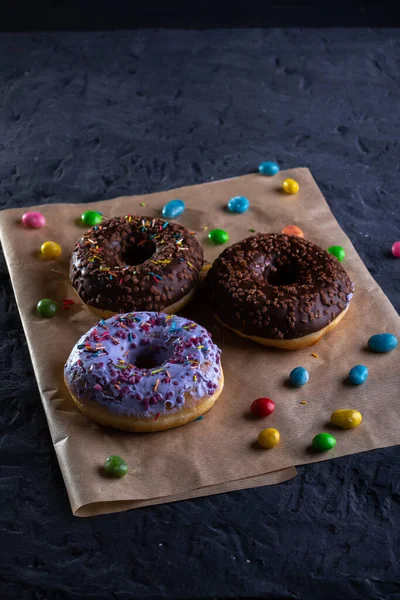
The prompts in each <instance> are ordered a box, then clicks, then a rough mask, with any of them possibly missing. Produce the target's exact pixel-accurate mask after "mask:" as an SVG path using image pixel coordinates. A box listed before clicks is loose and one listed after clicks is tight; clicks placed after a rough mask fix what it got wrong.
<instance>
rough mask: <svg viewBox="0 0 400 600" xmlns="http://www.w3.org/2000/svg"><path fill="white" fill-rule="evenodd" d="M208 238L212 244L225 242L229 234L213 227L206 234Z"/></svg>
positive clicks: (227, 240)
mask: <svg viewBox="0 0 400 600" xmlns="http://www.w3.org/2000/svg"><path fill="white" fill-rule="evenodd" d="M208 238H209V239H210V240H211V241H212V242H213V243H214V244H226V242H229V235H228V234H227V233H226V231H224V230H223V229H213V230H212V231H210V233H209V234H208Z"/></svg>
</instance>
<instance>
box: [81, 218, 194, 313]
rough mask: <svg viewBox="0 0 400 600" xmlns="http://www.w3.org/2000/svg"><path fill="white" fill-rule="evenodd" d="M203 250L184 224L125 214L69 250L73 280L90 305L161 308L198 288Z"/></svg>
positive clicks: (120, 308) (119, 308)
mask: <svg viewBox="0 0 400 600" xmlns="http://www.w3.org/2000/svg"><path fill="white" fill-rule="evenodd" d="M202 265H203V249H202V247H201V246H200V244H199V243H198V241H197V240H196V238H195V237H194V236H193V235H192V234H191V233H190V232H189V231H188V230H187V229H186V227H183V226H182V225H179V224H178V223H173V222H172V223H171V222H170V223H169V222H167V221H164V220H163V219H153V218H151V217H138V216H136V217H135V216H132V215H126V216H124V217H114V218H113V219H110V220H108V221H104V222H103V223H102V224H101V225H96V226H95V227H92V228H91V229H89V230H88V231H87V232H86V233H85V235H84V236H83V237H82V238H81V239H80V240H79V242H78V243H77V244H76V246H75V248H74V249H73V251H72V254H71V260H70V272H69V276H70V281H71V284H72V285H73V287H74V288H75V290H76V291H77V293H78V295H79V296H80V298H81V299H82V300H83V302H85V304H88V305H90V306H93V307H94V308H98V309H100V310H109V311H112V312H115V313H126V312H132V311H155V312H161V311H163V310H165V309H166V308H167V307H168V306H170V305H172V304H174V303H175V302H178V301H179V300H180V299H181V298H183V297H184V296H186V295H187V294H188V293H189V292H190V291H191V290H192V289H193V287H194V286H195V284H196V282H197V279H198V276H199V273H200V270H201V268H202Z"/></svg>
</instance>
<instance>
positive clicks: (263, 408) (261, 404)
mask: <svg viewBox="0 0 400 600" xmlns="http://www.w3.org/2000/svg"><path fill="white" fill-rule="evenodd" d="M250 410H251V412H252V414H253V415H254V416H256V417H260V418H261V417H268V416H269V415H272V413H273V412H274V410H275V402H274V401H273V400H271V399H270V398H257V400H254V402H252V403H251V406H250Z"/></svg>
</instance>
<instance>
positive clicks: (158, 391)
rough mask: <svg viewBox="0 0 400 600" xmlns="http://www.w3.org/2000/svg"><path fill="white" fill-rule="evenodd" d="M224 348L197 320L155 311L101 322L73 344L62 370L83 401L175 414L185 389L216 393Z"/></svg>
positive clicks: (127, 411) (132, 411)
mask: <svg viewBox="0 0 400 600" xmlns="http://www.w3.org/2000/svg"><path fill="white" fill-rule="evenodd" d="M220 356H221V351H220V350H219V348H218V347H217V346H216V345H215V344H214V343H213V342H212V339H211V335H210V333H209V332H208V331H207V330H206V329H204V327H201V326H200V325H198V324H197V323H195V322H194V321H190V320H188V319H184V318H182V317H178V316H176V315H166V314H163V313H155V312H136V313H128V314H123V315H116V316H114V317H111V318H110V319H107V320H103V319H102V320H100V321H99V322H98V323H97V324H96V325H95V326H94V327H92V329H90V330H89V331H88V332H87V333H86V334H85V335H83V336H82V337H81V339H80V340H79V341H78V343H77V344H76V345H75V346H74V348H73V350H72V352H71V354H70V356H69V358H68V360H67V362H66V364H65V368H64V375H65V380H66V382H67V384H68V387H69V389H70V390H71V392H72V393H73V394H74V396H75V397H77V398H78V399H79V400H80V402H82V404H84V403H85V401H87V400H89V401H93V402H96V403H98V404H99V405H101V406H103V407H105V408H107V410H109V411H110V412H113V413H117V414H123V415H128V416H131V415H132V416H137V417H151V416H155V415H157V414H160V415H162V414H167V413H168V414H170V413H172V412H177V411H178V410H180V409H181V408H182V407H183V406H184V404H185V392H188V393H190V396H191V398H194V399H195V400H196V399H197V400H198V399H200V398H203V397H204V396H206V395H209V396H211V395H213V394H214V392H215V391H216V389H217V388H218V384H219V382H220V379H221V363H220Z"/></svg>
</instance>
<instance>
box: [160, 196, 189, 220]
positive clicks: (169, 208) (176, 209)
mask: <svg viewBox="0 0 400 600" xmlns="http://www.w3.org/2000/svg"><path fill="white" fill-rule="evenodd" d="M184 210H185V203H184V201H183V200H170V202H167V204H165V205H164V206H163V209H162V216H163V217H164V218H166V219H176V217H179V215H181V214H182V213H183V211H184Z"/></svg>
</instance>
